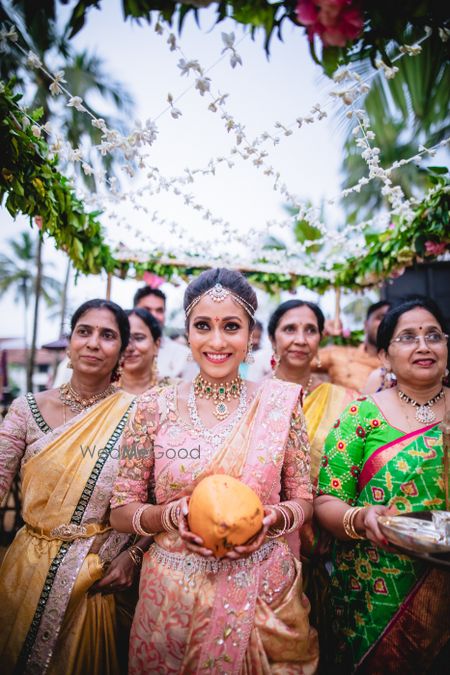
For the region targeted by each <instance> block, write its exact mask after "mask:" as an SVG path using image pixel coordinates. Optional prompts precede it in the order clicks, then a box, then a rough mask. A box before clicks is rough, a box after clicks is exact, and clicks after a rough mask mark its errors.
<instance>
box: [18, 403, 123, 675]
mask: <svg viewBox="0 0 450 675" xmlns="http://www.w3.org/2000/svg"><path fill="white" fill-rule="evenodd" d="M133 405H134V399H133V401H132V402H131V403H130V405H129V406H128V408H127V409H126V411H125V413H124V414H123V415H122V417H121V419H120V421H119V422H118V424H117V426H116V428H115V429H114V431H113V433H112V435H111V436H110V438H109V440H108V442H107V444H106V445H105V447H104V448H103V450H102V452H101V453H100V454H99V457H98V459H97V461H96V462H95V465H94V467H93V469H92V471H91V474H90V476H89V478H88V480H87V481H86V484H85V486H84V488H83V491H82V493H81V496H80V498H79V500H78V503H77V505H76V507H75V510H74V512H73V514H72V518H71V520H70V524H74V525H80V523H81V520H82V518H83V515H84V513H85V511H86V508H87V506H88V503H89V500H90V498H91V496H92V494H93V492H94V489H95V486H96V484H97V481H98V479H99V477H100V474H101V472H102V469H103V467H104V465H105V463H106V461H107V459H108V457H109V455H110V452H111V450H112V449H113V448H114V446H115V444H116V443H117V441H118V439H119V438H120V435H121V434H122V432H123V430H124V427H125V424H126V422H127V420H128V417H129V414H130V410H131V408H132V406H133ZM73 543H74V542H73V541H70V542H63V543H62V544H61V546H60V548H59V550H58V553H57V554H56V556H55V557H54V558H53V560H52V562H51V564H50V567H49V571H48V573H47V576H46V579H45V581H44V585H43V588H42V591H41V594H40V596H39V600H38V603H37V607H36V610H35V613H34V616H33V619H32V621H31V624H30V628H29V630H28V633H27V636H26V638H25V641H24V644H23V647H22V650H21V652H20V655H19V659H18V661H17V664H16V668H15V671H14V672H15V674H16V675H20V674H23V673H24V672H26V669H27V663H28V661H29V659H30V656H31V653H32V651H33V647H34V644H35V641H36V637H37V634H38V631H39V627H40V625H41V621H42V617H43V615H44V612H45V609H46V606H47V602H48V599H49V597H50V593H51V590H52V587H53V584H54V583H55V580H56V576H57V573H58V571H59V569H60V567H61V564H62V563H63V561H64V558H65V556H66V555H67V553H68V551H69V549H70V547H71V546H72V544H73ZM50 657H51V655H50ZM49 660H50V659H49ZM49 660H48V661H49ZM45 665H46V666H48V663H47V664H45ZM43 672H44V671H43Z"/></svg>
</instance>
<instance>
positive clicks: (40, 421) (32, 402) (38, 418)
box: [26, 392, 52, 434]
mask: <svg viewBox="0 0 450 675" xmlns="http://www.w3.org/2000/svg"><path fill="white" fill-rule="evenodd" d="M26 398H27V402H28V405H29V406H30V410H31V414H32V415H33V419H34V421H35V422H36V424H37V425H38V427H39V429H40V430H41V431H42V433H43V434H48V433H50V431H52V429H51V427H49V426H48V424H47V422H46V421H45V420H44V418H43V417H42V414H41V411H40V410H39V408H38V405H37V403H36V399H35V398H34V395H33V394H32V393H31V392H28V394H27V397H26Z"/></svg>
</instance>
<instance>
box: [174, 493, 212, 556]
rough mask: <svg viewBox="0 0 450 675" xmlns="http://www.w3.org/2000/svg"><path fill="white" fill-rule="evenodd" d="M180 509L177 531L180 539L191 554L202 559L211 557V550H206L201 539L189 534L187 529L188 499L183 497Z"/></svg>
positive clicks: (191, 533)
mask: <svg viewBox="0 0 450 675" xmlns="http://www.w3.org/2000/svg"><path fill="white" fill-rule="evenodd" d="M180 507H181V508H180V515H179V517H178V531H179V533H180V537H181V538H182V540H183V541H184V543H185V544H186V548H187V549H188V550H189V551H190V552H191V553H198V554H199V555H202V556H204V557H210V556H212V555H213V552H212V551H211V549H209V548H206V547H205V546H204V545H203V539H202V538H201V537H199V536H198V535H196V534H194V533H193V532H191V531H190V529H189V523H188V519H187V515H188V513H189V501H188V497H183V499H182V500H181V502H180Z"/></svg>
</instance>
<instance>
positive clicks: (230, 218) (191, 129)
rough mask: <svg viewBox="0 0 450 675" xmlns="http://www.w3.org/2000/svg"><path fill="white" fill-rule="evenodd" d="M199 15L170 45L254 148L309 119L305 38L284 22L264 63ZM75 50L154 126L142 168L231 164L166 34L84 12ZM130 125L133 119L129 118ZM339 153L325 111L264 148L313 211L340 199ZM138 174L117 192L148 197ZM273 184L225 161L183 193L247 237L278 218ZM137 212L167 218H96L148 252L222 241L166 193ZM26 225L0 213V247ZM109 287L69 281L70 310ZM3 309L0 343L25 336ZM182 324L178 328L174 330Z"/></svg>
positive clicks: (123, 298) (238, 36) (319, 91)
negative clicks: (235, 61)
mask: <svg viewBox="0 0 450 675" xmlns="http://www.w3.org/2000/svg"><path fill="white" fill-rule="evenodd" d="M200 17H201V27H200V29H199V28H198V27H197V26H196V25H195V23H194V21H193V20H192V19H188V20H187V21H186V24H185V26H184V29H183V33H182V35H181V37H179V36H178V35H177V41H178V43H179V44H180V45H181V47H182V50H183V54H184V55H185V57H186V59H197V60H198V61H199V63H200V64H201V65H202V67H203V68H204V69H205V70H206V69H208V73H207V75H208V77H210V78H211V89H212V90H213V91H214V92H220V93H221V94H225V93H227V94H229V96H228V98H227V103H226V107H227V110H228V111H229V112H230V113H231V114H232V115H233V116H234V117H235V119H236V120H237V121H239V122H240V123H241V124H242V125H244V126H245V132H246V134H247V136H248V137H249V138H250V139H253V138H255V137H257V136H259V135H260V134H261V133H262V132H263V131H268V132H269V133H271V134H274V133H276V129H275V127H274V124H275V122H277V121H280V122H282V123H283V124H286V125H290V124H292V123H293V122H294V121H295V119H296V118H297V117H298V116H299V115H301V116H304V115H307V114H308V113H309V111H310V109H311V107H312V106H313V105H314V104H315V103H318V102H321V103H322V104H323V103H324V102H325V100H326V97H325V93H326V91H327V90H328V89H329V87H330V80H328V78H325V76H323V74H322V71H321V68H320V67H319V66H318V65H316V64H314V62H313V61H312V58H311V56H310V54H309V47H308V42H307V39H306V37H305V35H304V32H303V29H301V28H298V27H295V26H293V25H288V23H287V22H286V23H285V27H284V31H283V42H281V41H280V40H278V38H277V37H276V36H274V37H273V39H272V42H271V48H270V57H269V58H268V57H267V55H266V54H265V51H264V49H263V44H262V40H263V35H262V33H261V34H259V35H257V36H256V39H255V40H252V39H251V37H250V35H249V34H246V32H245V31H244V29H243V28H242V27H240V26H238V25H236V24H235V23H234V22H231V21H226V22H223V23H221V24H220V25H218V26H214V12H213V11H211V10H210V9H209V10H206V11H202V12H200ZM222 32H225V33H227V34H229V33H231V32H234V34H235V44H236V45H237V47H236V49H237V52H238V54H239V56H240V57H241V59H242V62H243V65H242V66H240V65H237V66H236V68H234V69H233V68H232V67H231V65H230V61H229V55H228V54H225V55H222V54H221V52H222V50H223V47H224V43H223V40H222V37H221V34H222ZM73 45H74V47H75V48H77V49H87V50H89V51H91V52H92V51H93V52H95V53H96V54H97V55H98V56H100V57H101V58H102V59H103V60H104V65H105V70H107V71H108V72H110V73H111V74H112V75H113V77H114V79H116V80H118V81H121V82H123V83H124V84H125V85H126V87H127V88H128V89H129V90H130V92H131V93H132V95H133V97H134V98H135V101H136V108H135V111H134V118H135V120H141V121H142V122H145V120H147V119H148V118H150V119H152V120H156V124H157V127H158V137H157V140H156V142H155V143H154V145H152V147H151V148H150V150H149V158H148V162H149V163H150V164H151V165H153V166H157V167H158V168H159V170H160V172H161V174H162V175H164V176H174V175H179V174H181V173H183V170H184V169H185V168H191V169H192V168H196V167H204V166H207V164H208V161H209V160H210V159H211V158H213V157H218V156H230V152H231V150H232V148H233V145H234V141H233V138H232V136H231V134H229V133H227V131H226V130H225V128H224V122H223V120H221V119H220V115H219V114H217V113H216V114H213V113H211V112H210V111H209V110H208V104H209V102H210V99H208V98H207V97H202V96H200V95H199V93H198V91H196V90H195V88H194V87H193V86H191V85H192V84H193V78H192V76H191V77H190V78H189V79H188V78H186V76H184V77H183V76H181V74H180V69H179V68H178V67H177V63H178V61H179V59H180V54H179V53H178V52H171V51H170V49H169V46H168V44H167V35H165V36H164V37H161V36H159V35H157V34H156V33H155V31H154V27H153V26H149V25H148V24H147V23H145V22H141V24H140V25H137V24H136V23H134V24H132V23H129V22H127V23H125V22H124V20H123V18H122V16H121V9H120V3H119V2H118V0H108V2H106V1H105V0H104V1H103V2H102V3H101V9H100V11H98V10H95V9H93V10H91V11H90V12H89V13H88V19H87V24H86V25H85V27H84V28H83V29H82V31H81V32H80V33H79V34H78V35H77V36H76V38H75V39H74V40H73ZM169 92H170V93H171V94H172V95H173V97H174V99H178V96H179V95H180V94H183V95H182V96H181V98H180V99H179V100H177V101H176V107H177V108H179V109H180V110H181V111H182V113H183V114H182V116H181V117H180V118H179V119H174V118H173V117H172V116H171V115H170V113H169V112H168V111H167V110H166V109H167V95H168V93H169ZM328 112H329V113H331V110H330V109H328ZM132 122H134V120H130V123H132ZM294 126H295V125H294ZM342 144H343V137H342V135H341V133H340V132H339V129H338V123H337V119H336V117H335V116H333V115H331V114H330V115H329V117H327V118H326V119H324V120H322V121H321V122H318V123H316V124H313V125H304V126H303V127H302V129H300V130H299V131H298V132H296V133H294V134H293V135H292V136H289V137H284V136H282V135H281V141H280V143H279V144H278V145H277V146H273V145H271V144H268V145H266V146H265V148H264V149H266V150H267V151H268V152H269V157H268V160H267V161H268V162H270V164H271V165H272V166H273V167H274V168H275V170H276V171H278V172H280V175H281V179H282V180H283V181H284V182H285V183H286V185H287V186H288V189H289V190H290V191H291V192H292V193H294V194H296V195H299V196H301V197H302V199H305V200H310V201H311V202H313V203H314V204H316V205H319V204H320V201H321V200H322V199H326V198H327V197H332V196H335V195H336V194H337V193H339V190H340V187H339V186H340V176H339V168H340V164H341V159H342ZM145 174H146V172H145V171H144V172H140V175H138V176H136V177H135V178H133V179H132V180H129V181H128V182H127V180H126V178H124V179H123V180H122V185H123V187H124V188H125V189H132V190H136V189H139V188H145V187H146V186H148V180H147V179H146V175H145ZM272 183H273V181H272V180H270V179H269V178H268V177H267V176H265V175H264V173H263V171H261V170H259V171H258V170H257V169H256V168H255V167H254V166H252V165H251V163H250V161H249V160H246V161H245V162H244V161H243V160H240V161H236V163H235V166H234V167H233V168H232V169H228V168H226V167H225V164H222V165H221V166H220V167H219V169H218V170H217V171H216V174H215V176H213V177H211V176H208V177H204V178H201V179H200V180H198V181H196V183H195V185H194V186H192V187H191V186H189V188H187V190H188V191H189V192H192V193H194V195H195V200H196V201H197V202H199V203H201V204H202V205H203V206H204V207H205V208H207V209H210V210H211V212H212V213H213V214H214V215H215V216H217V217H218V218H222V219H223V220H224V221H227V222H229V223H230V226H231V227H234V228H236V229H237V230H238V231H239V232H241V233H243V234H244V235H245V234H246V233H250V232H251V231H252V230H258V228H264V227H265V224H266V223H267V221H269V220H271V219H282V218H284V217H285V211H284V202H283V199H282V197H281V196H280V194H279V193H277V192H275V191H274V190H273V188H272ZM143 203H144V204H145V205H146V206H147V207H148V208H149V209H150V211H151V212H154V211H157V212H158V214H159V215H158V218H159V220H161V219H164V220H165V221H166V224H164V223H163V224H162V225H161V224H158V220H156V221H155V222H153V223H152V222H151V219H150V217H149V216H148V215H147V214H145V213H143V212H142V211H137V210H135V209H133V207H132V205H130V204H129V203H125V204H124V205H122V206H119V207H114V208H113V211H115V212H119V213H120V214H121V215H122V216H123V217H125V219H126V223H127V226H126V227H125V226H124V224H121V225H120V227H118V226H117V224H116V221H115V220H114V219H112V218H111V217H110V215H111V214H110V213H106V214H105V215H104V216H102V223H103V225H104V227H105V228H106V229H107V231H108V237H109V240H110V241H111V242H112V243H117V242H120V241H121V242H126V243H127V244H129V243H133V244H135V245H137V246H140V247H142V248H146V247H147V250H148V249H149V248H150V250H151V249H152V246H153V245H154V244H152V242H155V241H159V242H163V243H165V244H167V243H169V245H170V246H174V247H177V248H180V249H182V248H183V246H184V247H186V246H189V245H190V246H197V247H198V250H199V251H200V252H202V251H203V252H205V254H207V252H208V251H209V250H215V246H216V241H218V240H220V238H221V236H222V232H221V231H220V226H219V228H217V227H216V228H213V227H212V226H211V225H210V223H209V222H208V221H205V220H204V219H203V218H201V216H200V215H199V214H198V213H196V212H195V211H193V210H192V209H191V208H186V207H185V206H184V205H183V199H182V197H177V196H176V195H174V194H173V193H170V194H169V193H167V194H162V195H156V196H153V197H151V198H147V200H146V201H144V202H143ZM327 216H328V218H329V219H330V222H338V221H339V218H340V213H339V211H337V210H334V211H333V210H329V212H328V214H327ZM172 222H176V223H177V224H178V225H177V227H175V226H173V227H170V223H172ZM155 223H156V224H155ZM179 225H181V229H180V230H179V229H178V226H179ZM27 227H28V224H27V220H26V219H24V218H18V219H17V220H16V221H15V222H13V221H12V220H11V219H10V218H9V216H8V215H7V214H6V213H5V210H4V209H0V245H1V247H2V250H3V251H4V252H7V250H8V249H7V246H8V245H7V240H8V239H10V238H11V237H16V236H17V234H18V233H19V232H20V231H22V230H23V229H26V228H27ZM275 233H276V234H277V233H278V232H277V231H275ZM190 240H192V241H191V242H190V244H189V241H190ZM44 259H45V261H46V262H47V263H48V265H53V267H52V268H50V267H49V268H48V269H47V272H48V273H51V274H53V275H54V276H56V277H58V278H60V279H62V278H63V276H64V270H65V257H64V256H63V254H61V253H58V252H55V251H54V248H53V245H52V243H51V241H47V242H46V244H45V256H44ZM312 262H313V261H312ZM139 285H141V284H139V283H137V282H136V281H131V280H127V281H121V280H118V279H114V280H113V286H112V299H113V300H115V301H116V302H119V303H120V304H122V306H124V307H129V306H130V305H131V300H132V296H133V293H134V291H135V290H136V288H137V287H138V286H139ZM105 289H106V279H105V278H104V276H103V277H80V278H79V280H78V282H77V284H76V285H74V284H72V289H71V297H70V304H71V306H72V308H73V309H74V308H76V306H77V305H78V304H80V303H81V302H83V301H84V300H87V299H89V298H91V297H95V296H99V295H103V294H104V292H105ZM163 290H165V291H166V292H167V294H168V309H169V314H170V313H171V312H172V313H173V312H174V311H175V310H176V309H177V307H179V306H180V304H181V299H182V293H183V290H184V288H183V285H181V286H180V287H178V288H174V287H173V286H172V285H168V284H165V285H164V286H163ZM302 297H305V298H306V297H307V298H308V299H317V296H316V295H314V294H311V293H308V292H303V291H302ZM283 299H284V297H283ZM260 300H261V302H262V309H261V318H262V319H265V318H267V314H268V312H269V310H270V309H273V308H274V306H275V304H274V303H275V301H273V300H272V301H270V300H268V299H267V298H266V297H265V296H263V294H260ZM321 304H322V306H323V307H324V309H325V311H326V313H328V314H329V315H330V314H331V313H332V307H333V301H332V297H331V295H328V296H327V297H326V298H325V299H324V300H321ZM0 310H1V315H2V316H3V317H6V316H7V317H8V320H7V321H5V320H4V319H3V320H2V321H1V322H0V337H5V336H12V335H20V334H21V333H23V319H22V314H23V312H22V311H21V308H20V307H19V306H18V304H17V303H15V302H14V300H13V298H12V296H9V297H6V296H5V297H4V298H3V299H2V300H1V301H0ZM180 316H181V315H178V319H177V320H176V323H178V324H180ZM57 333H58V323H57V321H56V320H54V321H50V320H49V318H48V315H47V314H46V311H45V310H44V311H43V312H42V317H41V323H40V331H39V342H45V341H48V340H50V339H53V338H55V339H56V337H57Z"/></svg>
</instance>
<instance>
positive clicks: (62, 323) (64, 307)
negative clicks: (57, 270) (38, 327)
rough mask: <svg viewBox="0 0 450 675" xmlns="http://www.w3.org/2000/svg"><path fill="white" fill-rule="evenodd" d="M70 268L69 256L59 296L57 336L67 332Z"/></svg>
mask: <svg viewBox="0 0 450 675" xmlns="http://www.w3.org/2000/svg"><path fill="white" fill-rule="evenodd" d="M70 269H71V261H70V258H68V260H67V268H66V278H65V279H64V286H63V292H62V297H61V321H60V323H59V337H62V336H63V335H64V334H65V333H67V330H65V321H66V312H67V296H68V290H69V280H70Z"/></svg>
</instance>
